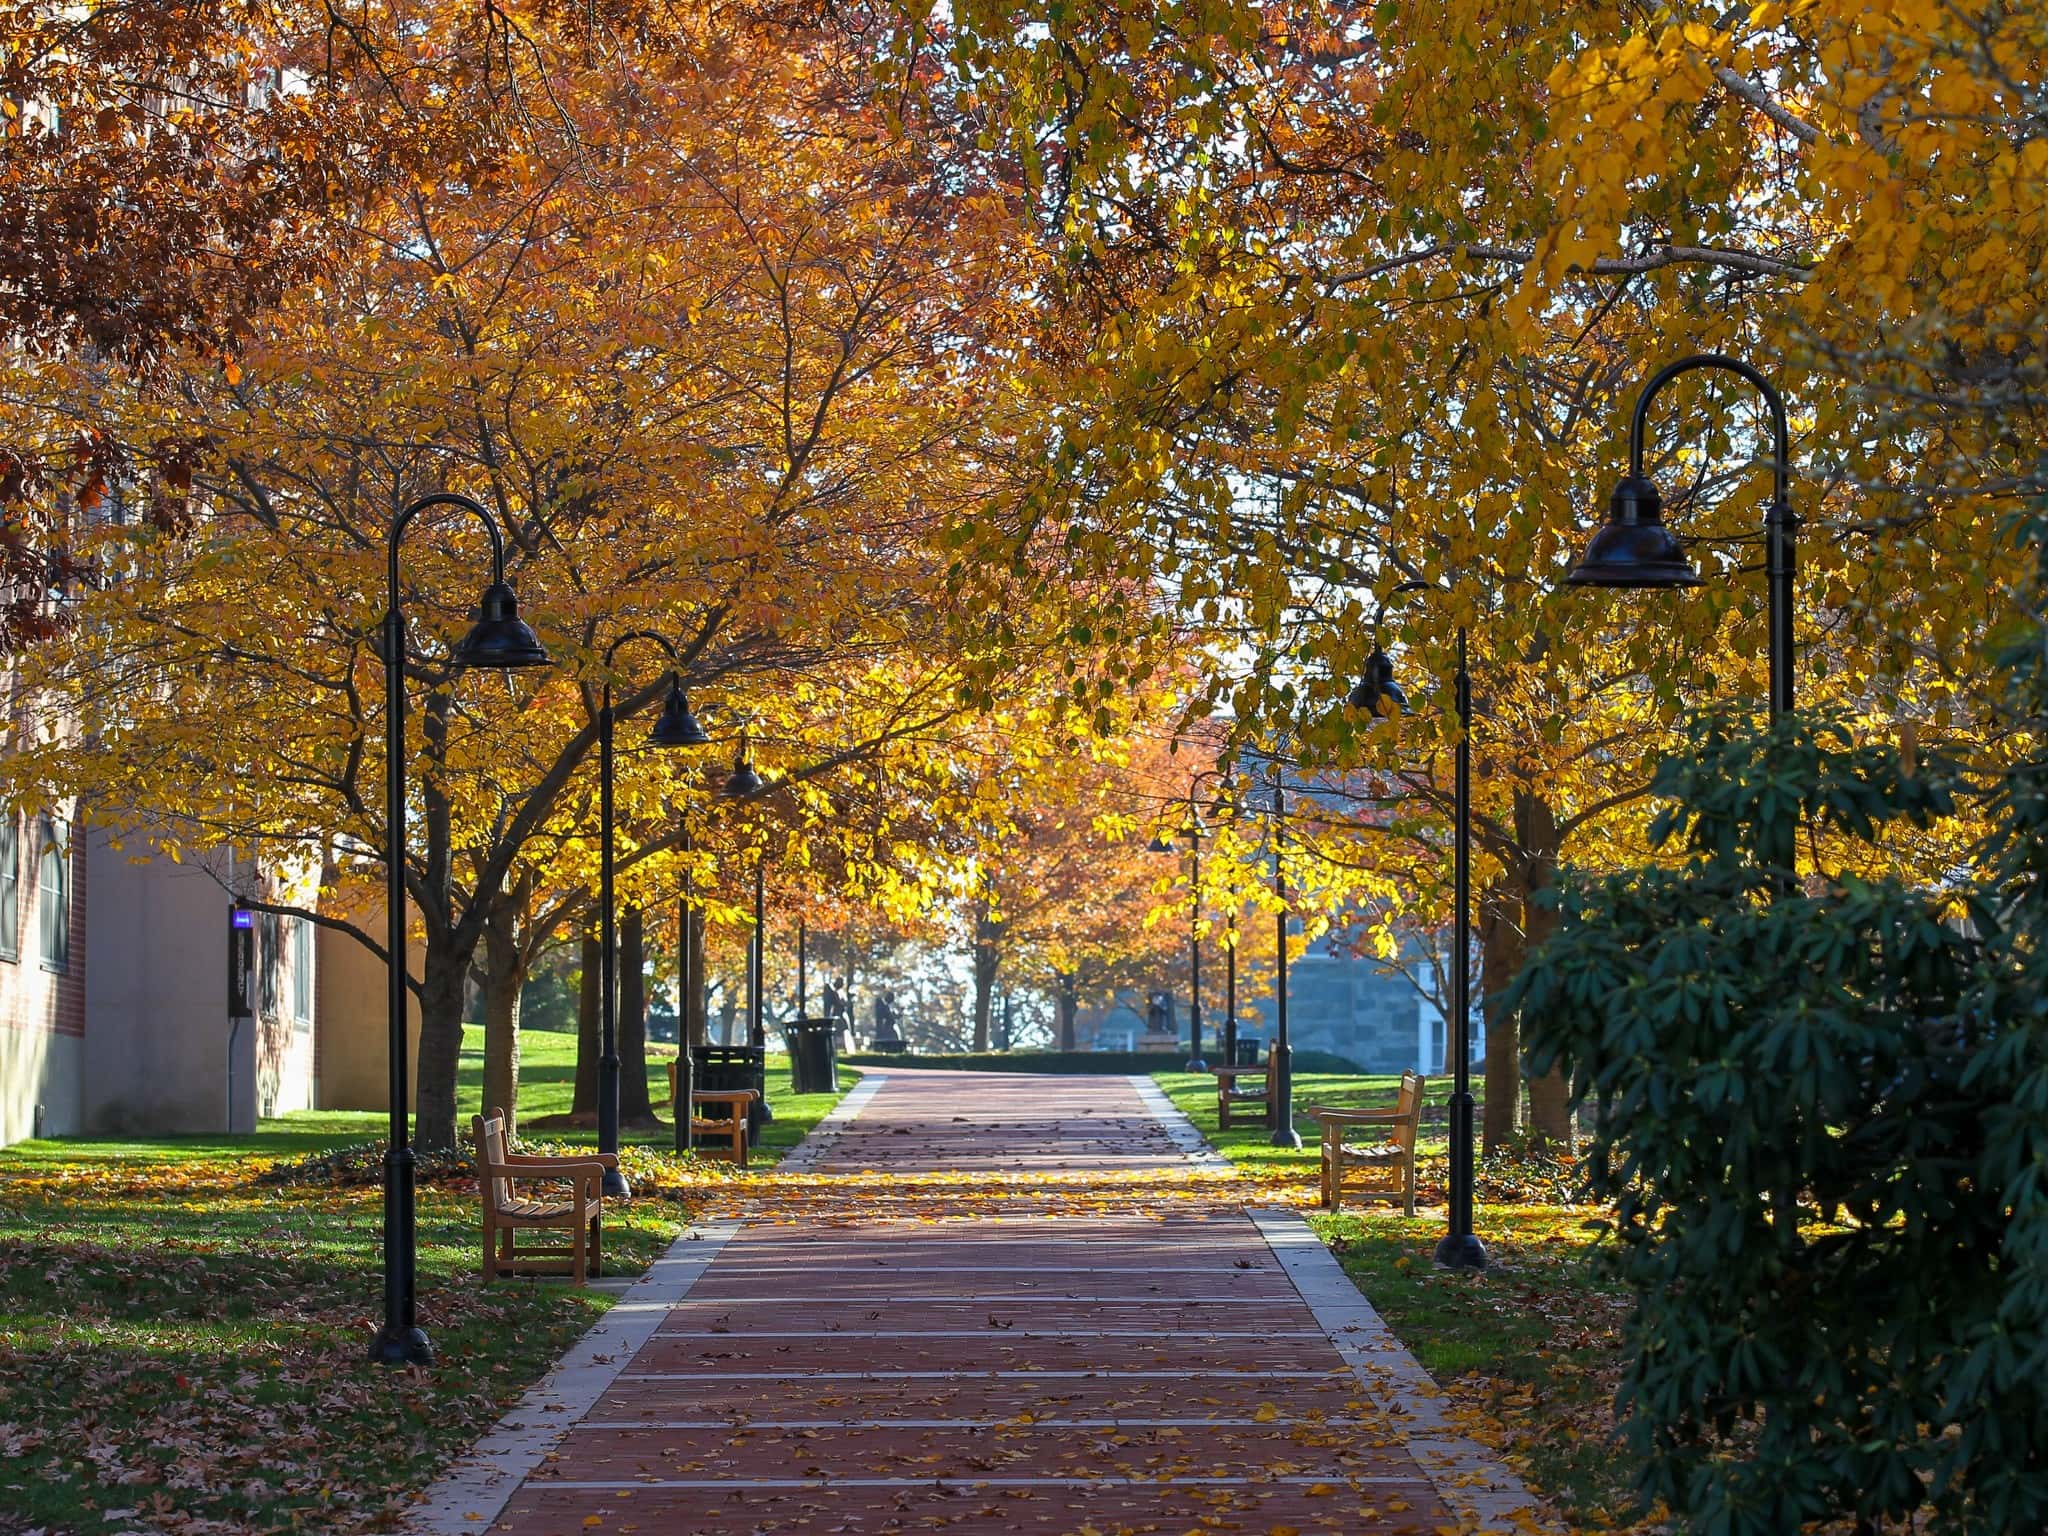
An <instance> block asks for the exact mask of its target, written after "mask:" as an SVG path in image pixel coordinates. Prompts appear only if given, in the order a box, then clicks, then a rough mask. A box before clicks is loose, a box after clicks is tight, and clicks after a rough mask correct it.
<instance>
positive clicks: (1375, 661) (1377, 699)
mask: <svg viewBox="0 0 2048 1536" xmlns="http://www.w3.org/2000/svg"><path fill="white" fill-rule="evenodd" d="M1351 704H1352V707H1353V708H1354V709H1363V710H1369V711H1370V712H1371V713H1372V716H1373V718H1374V719H1376V720H1377V719H1384V718H1386V717H1387V716H1389V715H1398V714H1399V713H1400V712H1401V711H1402V710H1404V709H1406V708H1407V707H1408V695H1407V694H1405V693H1403V692H1402V691H1401V685H1400V684H1399V683H1397V682H1395V681H1394V662H1393V658H1391V657H1390V656H1388V655H1387V653H1386V652H1385V651H1383V650H1381V649H1380V648H1379V647H1378V646H1377V645H1375V646H1374V647H1373V648H1372V654H1371V655H1370V656H1368V657H1366V658H1365V675H1364V676H1363V677H1361V678H1360V679H1359V680H1358V686H1357V687H1356V688H1353V689H1352V690H1351Z"/></svg>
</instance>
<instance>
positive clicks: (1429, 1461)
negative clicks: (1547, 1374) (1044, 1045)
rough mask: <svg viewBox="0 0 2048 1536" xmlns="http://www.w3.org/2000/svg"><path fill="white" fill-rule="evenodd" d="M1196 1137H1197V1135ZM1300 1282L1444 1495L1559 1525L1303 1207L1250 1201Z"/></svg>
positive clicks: (1206, 1161)
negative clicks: (1448, 1399) (1464, 1416)
mask: <svg viewBox="0 0 2048 1536" xmlns="http://www.w3.org/2000/svg"><path fill="white" fill-rule="evenodd" d="M1131 1082H1132V1084H1133V1086H1135V1087H1137V1089H1138V1096H1139V1098H1141V1099H1143V1100H1144V1101H1145V1107H1146V1108H1147V1109H1149V1110H1150V1111H1151V1112H1152V1113H1153V1114H1154V1115H1155V1116H1156V1117H1157V1118H1158V1119H1159V1121H1160V1123H1161V1125H1163V1126H1164V1127H1165V1129H1166V1134H1167V1135H1168V1136H1170V1137H1171V1138H1172V1139H1173V1143H1174V1145H1175V1146H1177V1147H1180V1148H1182V1149H1183V1150H1184V1151H1186V1152H1187V1154H1188V1159H1189V1161H1190V1162H1194V1163H1197V1164H1200V1165H1201V1166H1203V1167H1214V1166H1215V1165H1216V1164H1219V1163H1221V1164H1224V1165H1225V1166H1228V1165H1229V1161H1230V1160H1229V1159H1228V1158H1226V1157H1224V1156H1223V1155H1222V1154H1221V1153H1220V1152H1218V1151H1216V1150H1215V1148H1213V1147H1211V1146H1210V1145H1209V1141H1208V1138H1207V1137H1205V1136H1203V1135H1202V1133H1201V1130H1200V1129H1199V1128H1198V1127H1197V1126H1196V1125H1195V1122H1194V1121H1192V1120H1190V1119H1189V1118H1188V1117H1187V1115H1186V1114H1185V1113H1184V1112H1183V1111H1182V1110H1181V1107H1180V1106H1179V1105H1178V1104H1176V1103H1174V1102H1173V1100H1172V1099H1170V1098H1168V1097H1167V1096H1166V1093H1165V1092H1164V1091H1163V1090H1162V1089H1161V1088H1160V1086H1159V1085H1158V1084H1157V1083H1155V1082H1153V1081H1152V1079H1151V1078H1149V1077H1143V1078H1140V1077H1133V1078H1132V1079H1131ZM1190 1141H1192V1143H1193V1145H1192V1146H1190V1145H1189V1143H1190ZM1245 1214H1246V1215H1247V1216H1249V1217H1250V1218H1251V1220H1252V1223H1253V1225H1255V1226H1256V1227H1257V1228H1258V1229H1259V1235H1260V1236H1261V1237H1263V1238H1264V1239H1265V1240H1266V1246H1267V1248H1268V1249H1270V1250H1271V1252H1272V1254H1273V1257H1274V1259H1275V1260H1276V1261H1277V1262H1278V1263H1279V1265H1280V1268H1281V1269H1282V1270H1283V1271H1284V1272H1285V1273H1286V1275H1287V1278H1288V1279H1289V1280H1291V1281H1292V1282H1293V1283H1294V1289H1295V1291H1296V1292H1297V1293H1298V1294H1299V1295H1300V1296H1301V1299H1302V1301H1303V1302H1304V1303H1305V1304H1306V1305H1307V1307H1308V1309H1309V1312H1310V1313H1311V1315H1313V1316H1314V1318H1315V1320H1316V1325H1317V1326H1318V1327H1319V1328H1321V1329H1322V1331H1323V1332H1324V1333H1325V1334H1327V1335H1328V1337H1329V1340H1330V1342H1331V1343H1332V1344H1334V1345H1335V1346H1336V1347H1337V1352H1338V1353H1339V1354H1341V1355H1342V1356H1343V1357H1344V1360H1345V1362H1346V1363H1347V1364H1348V1365H1350V1367H1351V1369H1352V1371H1353V1372H1354V1373H1355V1374H1356V1375H1357V1377H1358V1379H1359V1382H1360V1384H1361V1385H1362V1386H1363V1387H1364V1388H1365V1390H1366V1394H1367V1396H1368V1397H1370V1398H1371V1399H1372V1401H1373V1403H1374V1405H1375V1406H1377V1407H1378V1408H1379V1409H1380V1410H1381V1411H1382V1412H1384V1413H1386V1414H1387V1416H1388V1417H1389V1418H1390V1419H1392V1420H1393V1422H1394V1423H1395V1424H1396V1425H1397V1426H1399V1427H1400V1429H1401V1431H1402V1433H1403V1436H1404V1437H1405V1439H1406V1440H1407V1443H1408V1446H1409V1449H1410V1450H1411V1451H1413V1453H1414V1455H1415V1460H1416V1462H1417V1463H1418V1464H1419V1465H1420V1466H1421V1467H1422V1469H1423V1471H1424V1472H1425V1473H1426V1474H1428V1477H1429V1480H1430V1481H1431V1482H1432V1483H1434V1484H1435V1485H1436V1490H1437V1493H1438V1495H1439V1496H1440V1497H1441V1498H1442V1499H1443V1501H1444V1503H1446V1504H1447V1505H1449V1506H1450V1507H1451V1508H1452V1509H1453V1510H1455V1511H1456V1512H1457V1514H1458V1515H1459V1517H1460V1518H1461V1519H1463V1520H1466V1521H1470V1522H1476V1523H1477V1525H1478V1536H1487V1533H1491V1532H1501V1533H1510V1536H1512V1533H1523V1532H1529V1531H1553V1530H1556V1529H1557V1527H1556V1526H1555V1524H1554V1523H1552V1522H1551V1521H1550V1520H1549V1519H1548V1517H1547V1516H1546V1514H1545V1512H1544V1509H1543V1506H1542V1504H1541V1503H1540V1502H1539V1501H1538V1500H1537V1498H1536V1496H1535V1495H1534V1494H1532V1493H1530V1492H1529V1490H1528V1489H1527V1488H1526V1487H1525V1486H1524V1485H1523V1483H1522V1480H1521V1479H1520V1478H1518V1477H1516V1476H1515V1474H1514V1473H1513V1472H1512V1471H1510V1470H1509V1469H1508V1468H1507V1466H1506V1465H1505V1464H1504V1463H1503V1462H1502V1461H1501V1459H1500V1458H1499V1457H1498V1456H1497V1455H1495V1454H1494V1453H1493V1452H1492V1451H1490V1450H1488V1449H1487V1448H1486V1447H1485V1446H1483V1445H1481V1444H1480V1443H1479V1442H1478V1441H1476V1440H1474V1439H1472V1438H1471V1437H1470V1436H1468V1435H1465V1434H1462V1433H1460V1432H1459V1431H1458V1429H1457V1428H1456V1427H1455V1426H1454V1425H1453V1424H1452V1423H1451V1421H1450V1416H1449V1415H1448V1414H1446V1413H1445V1411H1444V1392H1443V1388H1441V1387H1439V1386H1438V1385H1437V1384H1436V1382H1435V1381H1434V1380H1432V1379H1431V1377H1430V1374H1429V1372H1427V1371H1425V1370H1424V1369H1423V1368H1422V1362H1421V1361H1419V1360H1417V1359H1416V1358H1415V1356H1414V1355H1412V1354H1411V1353H1409V1351H1408V1348H1407V1346H1406V1345H1404V1344H1403V1343H1402V1342H1401V1341H1400V1340H1399V1339H1398V1338H1396V1337H1395V1336H1394V1332H1393V1330H1392V1329H1390V1328H1389V1327H1388V1326H1387V1325H1386V1321H1385V1319H1383V1318H1382V1317H1381V1316H1380V1315H1379V1313H1378V1312H1377V1311H1376V1310H1375V1309H1374V1307H1373V1305H1372V1303H1371V1302H1370V1301H1368V1300H1366V1298H1365V1295H1364V1293H1363V1292H1361V1291H1360V1290H1359V1289H1358V1287H1357V1286H1356V1285H1354V1284H1353V1283H1352V1280H1351V1277H1350V1276H1349V1275H1347V1274H1345V1273H1344V1266H1343V1265H1342V1264H1339V1263H1338V1262H1337V1257H1336V1255H1335V1254H1333V1253H1331V1252H1330V1250H1329V1248H1328V1247H1327V1246H1326V1245H1325V1244H1324V1242H1323V1240H1322V1239H1321V1238H1319V1237H1317V1236H1316V1235H1315V1233H1314V1231H1312V1230H1311V1229H1310V1227H1309V1225H1308V1221H1307V1219H1306V1218H1305V1217H1303V1216H1302V1215H1301V1213H1300V1212H1298V1211H1285V1210H1266V1211H1260V1210H1248V1211H1247V1212H1246V1213H1245Z"/></svg>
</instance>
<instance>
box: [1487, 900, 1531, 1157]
mask: <svg viewBox="0 0 2048 1536" xmlns="http://www.w3.org/2000/svg"><path fill="white" fill-rule="evenodd" d="M1514 907H1515V901H1514V895H1513V893H1512V892H1511V891H1510V890H1509V889H1508V887H1507V886H1506V885H1505V884H1494V885H1489V886H1488V887H1486V889H1485V890H1483V891H1481V892H1480V893H1479V992H1480V1000H1481V1006H1482V1007H1483V1008H1484V1010H1485V1014H1486V1110H1485V1116H1484V1119H1483V1121H1482V1124H1481V1127H1480V1135H1481V1141H1482V1144H1483V1146H1484V1149H1485V1150H1486V1151H1488V1152H1494V1151H1498V1150H1499V1149H1500V1148H1502V1147H1504V1146H1506V1145H1507V1143H1508V1142H1510V1141H1511V1140H1513V1139H1514V1135H1515V1130H1516V1127H1517V1125H1518V1124H1519V1122H1520V1120H1521V1118H1522V1116H1521V1109H1522V1032H1521V1026H1520V1025H1519V1024H1518V1023H1517V1021H1516V1019H1515V1016H1514V1014H1512V1013H1510V1012H1509V1011H1507V1010H1506V1009H1504V1008H1502V1007H1501V1006H1500V996H1501V994H1502V993H1503V992H1505V991H1506V990H1507V985H1508V982H1509V981H1510V980H1512V979H1513V977H1514V974H1515V972H1516V971H1517V970H1519V969H1520V968H1521V964H1522V935H1521V932H1520V930H1519V929H1517V928H1516V926H1515V921H1514V916H1515V914H1514Z"/></svg>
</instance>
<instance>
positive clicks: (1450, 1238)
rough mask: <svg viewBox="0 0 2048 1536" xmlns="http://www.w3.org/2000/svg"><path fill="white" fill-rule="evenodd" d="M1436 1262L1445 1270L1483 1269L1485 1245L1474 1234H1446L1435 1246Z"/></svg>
mask: <svg viewBox="0 0 2048 1536" xmlns="http://www.w3.org/2000/svg"><path fill="white" fill-rule="evenodd" d="M1436 1261H1437V1263H1439V1264H1441V1265H1442V1266H1443V1267H1444V1268H1445V1269H1484V1268H1486V1262H1487V1261H1486V1244H1484V1243H1482V1242H1481V1241H1479V1234H1478V1233H1476V1232H1447V1233H1445V1234H1444V1239H1443V1241H1442V1242H1440V1243H1438V1244H1437V1245H1436Z"/></svg>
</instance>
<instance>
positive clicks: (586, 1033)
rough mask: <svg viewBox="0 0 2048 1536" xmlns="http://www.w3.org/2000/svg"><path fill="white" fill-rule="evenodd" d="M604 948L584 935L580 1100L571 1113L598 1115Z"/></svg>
mask: <svg viewBox="0 0 2048 1536" xmlns="http://www.w3.org/2000/svg"><path fill="white" fill-rule="evenodd" d="M603 966H604V945H603V944H601V943H599V942H598V937H597V935H596V934H594V933H586V934H584V935H583V978H582V979H583V984H582V986H581V987H579V988H578V989H577V994H576V1097H575V1099H574V1101H573V1102H572V1103H571V1104H570V1106H569V1112H570V1113H571V1114H576V1115H594V1114H596V1113H597V1058H598V1057H599V1056H600V1055H601V1054H602V1039H601V1036H602V1034H603V1030H604V1021H603V1018H602V1013H603V1009H604V995H603V992H602V990H601V989H602V987H603V985H604V977H603V974H602V968H603Z"/></svg>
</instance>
